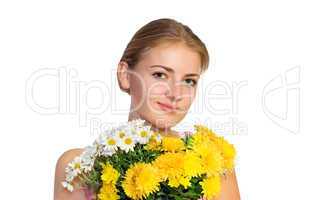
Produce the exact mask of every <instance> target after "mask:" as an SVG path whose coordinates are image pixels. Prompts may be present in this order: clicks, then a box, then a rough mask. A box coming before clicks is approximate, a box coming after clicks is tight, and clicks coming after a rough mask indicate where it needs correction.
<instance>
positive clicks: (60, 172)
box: [54, 148, 84, 200]
mask: <svg viewBox="0 0 325 200" xmlns="http://www.w3.org/2000/svg"><path fill="white" fill-rule="evenodd" d="M83 150H84V149H82V148H76V149H70V150H68V151H65V152H64V153H63V154H62V155H61V156H60V157H59V158H58V160H57V163H56V167H55V181H54V199H55V200H65V199H83V198H84V194H83V192H82V191H77V190H76V191H74V192H72V193H71V192H69V191H67V190H66V189H65V188H63V186H62V184H61V182H62V181H64V180H65V168H66V166H67V165H68V164H69V162H71V161H72V160H73V159H74V158H75V157H77V156H79V155H80V154H81V153H82V152H83Z"/></svg>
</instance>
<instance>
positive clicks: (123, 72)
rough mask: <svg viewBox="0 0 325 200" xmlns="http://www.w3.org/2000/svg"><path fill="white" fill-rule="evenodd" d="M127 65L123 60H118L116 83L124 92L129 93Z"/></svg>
mask: <svg viewBox="0 0 325 200" xmlns="http://www.w3.org/2000/svg"><path fill="white" fill-rule="evenodd" d="M128 70H129V65H128V63H127V62H125V61H120V62H119V64H118V67H117V79H118V84H119V86H120V88H121V90H123V91H124V92H126V93H128V94H130V74H129V72H128Z"/></svg>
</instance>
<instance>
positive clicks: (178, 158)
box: [153, 152, 202, 188]
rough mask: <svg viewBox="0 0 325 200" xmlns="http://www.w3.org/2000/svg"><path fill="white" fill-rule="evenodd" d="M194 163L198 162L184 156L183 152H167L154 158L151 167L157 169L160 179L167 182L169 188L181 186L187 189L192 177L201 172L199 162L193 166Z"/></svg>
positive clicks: (188, 156) (192, 156) (191, 157)
mask: <svg viewBox="0 0 325 200" xmlns="http://www.w3.org/2000/svg"><path fill="white" fill-rule="evenodd" d="M187 159H188V160H187ZM195 161H198V160H196V159H195V157H194V155H191V154H189V155H186V153H185V152H178V153H171V152H167V153H165V154H162V155H160V156H159V157H158V158H156V160H155V161H154V162H153V165H154V166H155V167H156V168H158V169H159V172H160V173H159V174H160V175H161V179H162V180H168V185H169V186H171V187H179V186H180V185H183V186H184V188H187V187H188V186H190V180H191V178H192V176H195V175H198V174H199V173H200V172H201V171H202V170H201V167H200V162H198V163H196V164H194V162H195Z"/></svg>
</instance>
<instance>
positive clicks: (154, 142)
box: [144, 135, 161, 150]
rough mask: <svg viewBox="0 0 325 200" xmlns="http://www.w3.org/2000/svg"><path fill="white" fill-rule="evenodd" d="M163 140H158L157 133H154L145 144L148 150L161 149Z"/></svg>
mask: <svg viewBox="0 0 325 200" xmlns="http://www.w3.org/2000/svg"><path fill="white" fill-rule="evenodd" d="M160 144H161V142H160V141H158V139H157V136H156V135H152V136H151V137H150V139H149V142H148V143H147V144H146V145H145V147H144V148H145V149H146V150H160Z"/></svg>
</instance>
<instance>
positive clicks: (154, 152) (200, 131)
mask: <svg viewBox="0 0 325 200" xmlns="http://www.w3.org/2000/svg"><path fill="white" fill-rule="evenodd" d="M194 127H195V132H194V133H192V134H188V135H185V136H184V137H172V136H163V135H162V134H161V133H159V132H156V131H152V130H151V127H150V126H146V125H144V120H141V119H137V120H133V121H129V122H126V123H124V124H122V125H120V126H116V127H113V128H110V129H109V130H107V131H105V132H104V133H102V134H100V135H99V137H98V138H97V139H96V140H95V141H94V143H93V144H92V145H91V146H87V147H86V148H85V150H84V152H83V153H82V154H81V155H80V156H78V157H76V158H75V159H74V160H73V161H71V162H70V163H69V164H68V166H67V167H66V180H65V181H64V182H62V184H63V186H64V187H65V188H66V189H67V190H69V191H73V190H74V188H75V187H82V188H87V189H88V190H89V191H92V193H93V194H95V195H94V196H95V197H94V198H95V199H99V200H109V199H112V200H114V199H147V200H157V199H175V200H180V199H200V198H202V197H203V198H206V199H212V198H215V197H217V196H218V195H219V192H220V187H221V184H220V180H221V176H224V175H225V174H226V173H227V171H228V170H232V169H233V167H234V158H235V155H236V151H235V148H234V146H233V145H232V144H229V143H228V142H227V141H226V140H225V139H224V138H223V137H221V136H217V135H216V134H215V133H214V132H213V131H212V130H211V129H209V128H207V127H206V126H203V125H194ZM75 180H78V181H75Z"/></svg>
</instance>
